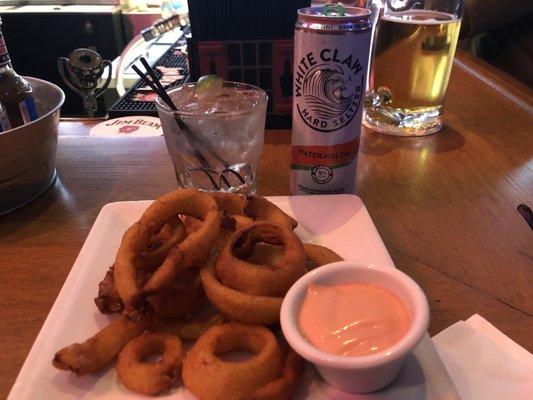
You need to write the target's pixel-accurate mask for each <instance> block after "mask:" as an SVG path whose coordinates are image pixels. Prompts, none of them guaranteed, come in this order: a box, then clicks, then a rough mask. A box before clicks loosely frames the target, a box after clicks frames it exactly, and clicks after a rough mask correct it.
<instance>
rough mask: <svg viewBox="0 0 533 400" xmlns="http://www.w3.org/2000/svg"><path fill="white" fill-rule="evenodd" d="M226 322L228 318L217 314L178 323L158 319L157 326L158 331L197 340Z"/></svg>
mask: <svg viewBox="0 0 533 400" xmlns="http://www.w3.org/2000/svg"><path fill="white" fill-rule="evenodd" d="M226 321H227V319H226V317H224V316H223V315H222V314H220V313H218V312H217V313H215V314H211V315H208V316H205V317H201V318H186V319H182V320H178V321H176V320H174V321H169V320H167V319H158V320H157V322H156V324H157V328H158V329H160V330H162V331H165V332H170V333H173V334H174V335H178V336H179V337H180V338H181V339H183V340H187V339H189V340H197V339H198V338H199V337H200V336H202V335H203V334H204V332H205V331H207V330H208V329H209V328H211V327H213V326H215V325H220V324H223V323H224V322H226Z"/></svg>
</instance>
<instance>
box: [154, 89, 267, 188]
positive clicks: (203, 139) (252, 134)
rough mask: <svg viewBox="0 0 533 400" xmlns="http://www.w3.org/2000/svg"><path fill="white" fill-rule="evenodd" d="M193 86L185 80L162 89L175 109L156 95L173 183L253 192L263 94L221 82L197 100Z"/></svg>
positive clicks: (263, 115)
mask: <svg viewBox="0 0 533 400" xmlns="http://www.w3.org/2000/svg"><path fill="white" fill-rule="evenodd" d="M195 86H196V83H189V84H185V85H182V86H179V87H177V88H175V89H173V90H171V91H169V92H168V94H169V96H170V97H171V99H172V101H173V102H174V104H175V105H176V108H177V109H178V110H179V111H172V110H171V109H170V108H168V107H167V105H166V104H165V103H164V102H163V101H162V100H161V99H160V98H159V97H158V98H157V99H156V107H157V112H158V114H159V118H160V119H161V125H162V128H163V135H164V137H165V142H166V144H167V149H168V152H169V154H170V157H171V158H172V162H173V163H174V169H175V171H176V178H177V180H178V185H179V186H180V187H194V188H197V189H203V190H208V191H224V192H233V193H240V194H246V195H247V194H252V193H255V191H256V179H255V175H256V170H257V161H258V159H259V155H260V154H261V150H262V149H263V139H264V133H265V118H266V108H267V101H268V97H267V95H266V93H265V92H264V91H263V90H261V89H259V88H257V87H255V86H251V85H246V84H243V83H237V82H224V84H223V87H222V89H221V90H220V91H219V92H218V93H217V94H216V95H214V96H211V97H209V98H207V99H205V98H202V99H200V98H198V96H196V94H195Z"/></svg>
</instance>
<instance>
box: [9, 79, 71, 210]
mask: <svg viewBox="0 0 533 400" xmlns="http://www.w3.org/2000/svg"><path fill="white" fill-rule="evenodd" d="M26 79H27V80H28V82H29V83H30V84H31V86H32V87H33V94H34V99H35V104H36V106H37V112H38V113H39V116H40V117H39V118H38V119H36V120H35V121H33V122H31V123H29V124H27V125H23V126H19V127H18V128H15V129H11V130H9V131H6V132H4V133H0V215H2V214H6V213H8V212H10V211H13V210H15V209H17V208H19V207H22V206H23V205H25V204H27V203H29V202H30V201H32V200H33V199H35V198H36V197H38V196H39V195H41V194H42V193H43V192H44V191H46V189H48V188H49V187H50V186H51V185H52V184H53V183H54V181H55V178H56V169H55V158H56V149H57V128H58V124H59V109H60V108H61V105H62V104H63V102H64V101H65V94H64V93H63V91H62V90H61V89H60V88H59V87H57V86H56V85H54V84H52V83H49V82H46V81H43V80H41V79H36V78H30V77H26Z"/></svg>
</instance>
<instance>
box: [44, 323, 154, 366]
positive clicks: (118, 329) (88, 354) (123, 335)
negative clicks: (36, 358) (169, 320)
mask: <svg viewBox="0 0 533 400" xmlns="http://www.w3.org/2000/svg"><path fill="white" fill-rule="evenodd" d="M150 323H151V318H149V317H145V318H143V319H141V320H140V321H138V322H134V321H130V320H129V319H127V318H126V317H123V316H121V317H120V318H118V319H116V320H115V321H113V322H111V323H110V324H109V325H108V326H106V327H105V328H104V329H102V330H101V331H100V332H98V333H97V334H96V335H94V336H92V337H91V338H89V339H87V340H86V341H85V342H83V343H74V344H71V345H70V346H67V347H65V348H63V349H61V350H59V351H58V352H57V353H56V355H55V356H54V359H53V361H52V364H53V365H54V367H56V368H58V369H62V370H70V371H73V372H74V373H75V374H76V375H78V376H83V375H87V374H92V373H94V372H97V371H100V370H101V369H103V368H105V367H107V366H108V365H109V364H111V362H112V361H113V360H114V359H115V357H116V356H117V355H118V353H120V351H121V350H122V349H123V348H124V346H125V345H126V344H127V343H128V342H129V341H130V340H131V339H133V338H135V337H137V336H139V335H140V334H141V333H143V332H144V331H145V330H146V329H147V328H148V327H149V326H150Z"/></svg>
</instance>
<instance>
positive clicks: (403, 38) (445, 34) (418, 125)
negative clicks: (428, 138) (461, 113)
mask: <svg viewBox="0 0 533 400" xmlns="http://www.w3.org/2000/svg"><path fill="white" fill-rule="evenodd" d="M460 28H461V20H460V19H457V18H455V17H454V16H453V15H450V14H446V13H443V12H438V11H429V10H409V11H404V12H399V13H394V14H391V15H384V16H383V17H382V19H381V20H380V23H379V26H378V31H377V37H376V50H375V58H374V64H373V76H372V77H371V85H372V89H373V92H372V96H374V106H373V107H369V108H367V110H366V114H367V115H366V120H367V122H370V125H371V127H373V128H374V127H375V126H376V125H377V126H381V127H382V128H383V129H387V126H388V127H392V128H393V129H394V127H397V128H398V130H400V131H401V130H406V131H407V132H406V134H409V130H412V131H413V132H415V134H417V133H416V131H417V130H423V131H424V133H430V132H427V131H428V130H431V129H432V127H434V128H435V129H434V130H433V132H434V131H436V130H438V129H440V119H439V118H438V117H439V115H440V114H441V109H442V104H443V102H444V95H445V93H446V87H447V86H448V79H449V77H450V71H451V68H452V61H453V57H454V54H455V48H456V46H457V40H458V37H459V30H460ZM372 125H374V126H372ZM437 125H438V127H437ZM378 130H379V129H378ZM424 133H423V134H424ZM399 134H402V133H399Z"/></svg>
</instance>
